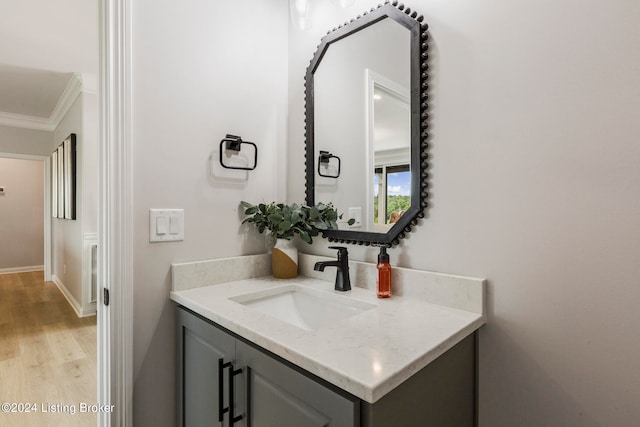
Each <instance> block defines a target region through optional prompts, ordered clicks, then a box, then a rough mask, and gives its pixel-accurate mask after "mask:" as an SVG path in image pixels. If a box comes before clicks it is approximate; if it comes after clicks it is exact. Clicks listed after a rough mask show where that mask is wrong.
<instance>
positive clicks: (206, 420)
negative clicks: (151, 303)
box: [177, 310, 235, 427]
mask: <svg viewBox="0 0 640 427" xmlns="http://www.w3.org/2000/svg"><path fill="white" fill-rule="evenodd" d="M177 316H178V354H177V358H178V360H177V362H178V381H179V386H178V413H179V420H178V425H179V426H185V427H187V426H188V427H191V426H223V425H225V424H223V423H222V422H220V421H218V418H219V411H220V410H221V403H222V405H223V407H224V405H228V398H226V399H224V402H221V401H220V397H222V396H221V395H220V394H219V390H220V385H221V384H222V388H223V390H227V389H228V385H229V383H228V379H227V378H228V377H227V375H222V376H220V367H219V365H218V363H219V362H218V361H219V360H223V361H230V360H233V358H234V356H235V339H234V338H233V337H232V336H231V335H229V334H227V333H225V332H223V331H222V330H220V329H218V328H214V327H212V326H211V325H210V324H209V323H207V322H205V321H204V320H202V319H200V318H198V317H196V316H194V315H192V314H190V313H188V312H186V311H185V310H178V313H177ZM221 381H222V383H221Z"/></svg>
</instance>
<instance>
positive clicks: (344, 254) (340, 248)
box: [329, 246, 349, 259]
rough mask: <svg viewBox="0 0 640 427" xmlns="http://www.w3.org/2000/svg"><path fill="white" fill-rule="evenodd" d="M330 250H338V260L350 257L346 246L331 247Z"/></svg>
mask: <svg viewBox="0 0 640 427" xmlns="http://www.w3.org/2000/svg"><path fill="white" fill-rule="evenodd" d="M329 249H337V250H338V259H342V257H345V258H346V257H348V256H349V251H348V250H347V248H346V247H344V246H329Z"/></svg>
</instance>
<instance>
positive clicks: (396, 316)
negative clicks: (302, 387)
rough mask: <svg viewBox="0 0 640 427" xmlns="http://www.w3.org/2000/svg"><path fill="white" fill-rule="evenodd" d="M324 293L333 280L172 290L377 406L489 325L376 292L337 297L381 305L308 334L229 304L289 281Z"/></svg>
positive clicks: (187, 303)
mask: <svg viewBox="0 0 640 427" xmlns="http://www.w3.org/2000/svg"><path fill="white" fill-rule="evenodd" d="M292 283H295V284H298V285H301V286H309V287H312V288H314V289H320V290H323V291H326V292H336V291H334V290H333V283H329V282H327V281H324V280H319V279H313V278H308V277H303V276H299V277H298V278H295V279H289V280H280V279H274V278H273V277H272V276H266V277H259V278H253V279H243V280H237V281H233V282H227V283H221V284H216V285H211V286H201V287H196V288H193V289H186V290H174V291H172V292H171V295H170V296H171V299H172V300H173V301H175V302H177V303H178V304H180V305H182V306H184V307H186V308H188V309H190V310H192V311H194V312H196V313H198V314H200V315H201V316H203V317H205V318H207V319H210V320H211V321H213V322H215V323H217V324H219V325H220V326H222V327H224V328H226V329H228V330H230V331H232V332H234V333H236V334H238V335H239V336H241V337H243V338H245V339H247V340H249V341H251V342H253V343H255V344H257V345H259V346H261V347H263V348H264V349H266V350H269V351H271V352H273V353H275V354H277V355H278V356H280V357H282V358H284V359H285V360H288V361H289V362H291V363H293V364H295V365H298V366H300V367H301V368H303V369H305V370H307V371H309V372H311V373H313V374H315V375H317V376H319V377H320V378H323V379H324V380H326V381H328V382H330V383H332V384H334V385H336V386H337V387H340V388H342V389H343V390H346V391H347V392H349V393H351V394H353V395H355V396H357V397H359V398H361V399H363V400H365V401H367V402H370V403H373V402H375V401H377V400H378V399H380V398H381V397H382V396H384V395H385V394H386V393H388V392H389V391H391V390H392V389H393V388H395V387H396V386H398V385H399V384H401V383H402V382H404V381H405V380H407V379H408V378H409V377H411V376H412V375H413V374H414V373H416V372H417V371H419V370H420V369H422V368H423V367H425V366H426V365H428V364H429V363H430V362H432V361H433V360H435V359H436V358H437V357H438V356H440V355H441V354H443V353H445V352H446V351H447V350H448V349H450V348H451V347H453V346H454V345H455V344H457V343H458V342H460V341H461V340H462V339H463V338H465V337H466V336H468V335H469V334H471V333H473V332H474V331H475V330H476V329H478V328H479V327H480V326H482V325H483V324H484V323H485V316H484V314H481V313H477V312H472V311H466V310H461V309H457V308H451V307H447V306H444V305H437V304H433V303H430V302H426V301H423V300H420V299H414V298H409V297H399V296H394V297H392V298H389V299H378V298H376V295H375V292H373V291H372V290H371V289H363V288H358V287H354V288H353V289H352V290H351V291H348V292H336V293H338V294H340V295H346V296H347V297H349V298H354V299H358V300H361V301H366V302H369V303H372V304H375V305H376V306H377V307H376V308H374V309H371V310H368V311H364V312H362V313H359V314H357V315H355V316H352V317H350V318H347V319H345V320H341V321H339V322H336V323H335V324H332V325H330V326H327V327H323V328H320V329H317V330H313V331H309V330H304V329H301V328H298V327H296V326H293V325H291V324H289V323H286V322H284V321H282V320H279V319H276V318H275V317H272V316H270V315H268V314H263V313H261V312H259V311H257V310H254V309H252V308H250V307H246V306H244V305H242V304H239V303H237V302H234V301H231V300H229V298H232V297H237V296H240V295H243V294H246V293H249V292H255V291H258V290H264V289H269V288H274V287H278V286H283V285H289V284H292Z"/></svg>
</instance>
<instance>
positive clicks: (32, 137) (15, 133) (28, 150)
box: [0, 125, 53, 156]
mask: <svg viewBox="0 0 640 427" xmlns="http://www.w3.org/2000/svg"><path fill="white" fill-rule="evenodd" d="M52 138H53V132H48V131H44V130H33V129H23V128H16V127H13V126H3V125H0V153H10V154H28V155H32V156H48V155H50V154H51V151H50V147H51V140H52Z"/></svg>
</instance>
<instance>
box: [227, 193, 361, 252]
mask: <svg viewBox="0 0 640 427" xmlns="http://www.w3.org/2000/svg"><path fill="white" fill-rule="evenodd" d="M240 205H241V206H242V207H243V208H244V214H245V215H247V217H246V218H245V219H244V221H242V223H243V224H244V223H253V224H255V226H256V227H257V228H258V231H259V232H260V233H262V232H264V231H265V230H269V231H270V232H271V238H272V239H273V240H274V241H275V239H287V240H291V239H293V236H294V235H295V234H298V235H299V236H300V238H301V239H302V240H304V241H305V242H307V243H311V242H312V241H313V239H312V238H313V237H315V236H317V235H318V234H319V233H320V231H322V230H336V229H337V228H338V224H337V221H338V219H340V218H342V215H338V212H337V211H336V209H335V208H334V207H333V204H332V203H326V204H325V203H318V204H317V205H315V206H305V205H299V204H297V203H293V204H291V205H286V204H284V203H275V202H271V203H259V204H257V205H253V204H251V203H248V202H244V201H243V202H240ZM349 221H350V222H353V220H349Z"/></svg>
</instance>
